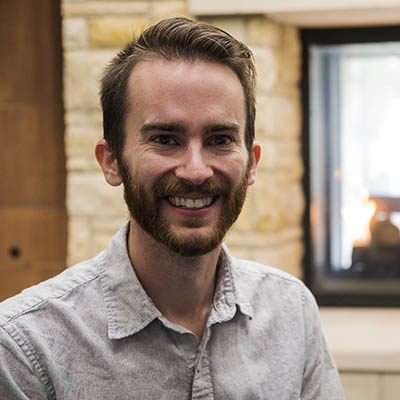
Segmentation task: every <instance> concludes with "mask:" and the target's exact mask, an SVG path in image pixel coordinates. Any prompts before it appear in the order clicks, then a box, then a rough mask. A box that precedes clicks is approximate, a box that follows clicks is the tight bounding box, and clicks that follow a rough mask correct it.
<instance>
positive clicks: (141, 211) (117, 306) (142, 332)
mask: <svg viewBox="0 0 400 400" xmlns="http://www.w3.org/2000/svg"><path fill="white" fill-rule="evenodd" d="M254 91H255V70H254V64H253V58H252V54H251V52H250V50H249V49H248V48H247V47H246V46H245V45H244V44H242V43H240V42H238V41H237V40H235V39H234V38H233V37H231V36H230V35H228V34H227V33H225V32H223V31H221V30H219V29H217V28H214V27H211V26H208V25H205V24H201V23H198V22H194V21H191V20H188V19H185V18H172V19H167V20H163V21H161V22H159V23H158V24H156V25H154V26H152V27H150V28H149V29H147V30H146V31H145V32H144V33H143V34H142V35H141V36H140V37H139V38H138V39H137V40H134V41H133V42H131V43H129V44H128V45H127V46H126V47H125V48H124V49H123V50H122V51H121V52H120V53H119V54H118V55H117V56H116V57H115V58H114V59H113V60H112V62H111V63H110V65H109V66H108V67H107V69H106V71H105V74H104V77H103V80H102V89H101V96H102V98H101V100H102V107H103V116H104V138H103V139H101V140H100V141H99V142H98V143H97V145H96V150H95V152H96V157H97V160H98V162H99V164H100V166H101V168H102V171H103V173H104V176H105V179H106V181H107V182H108V183H109V184H110V185H113V186H118V185H121V184H123V186H124V192H125V200H126V203H127V206H128V209H129V213H130V218H129V221H128V222H127V223H126V224H125V225H124V226H123V227H122V228H121V230H120V231H119V232H118V233H117V234H116V236H115V237H114V238H113V239H112V241H111V242H110V244H109V246H108V247H107V249H106V250H104V251H103V252H102V253H100V254H99V255H98V256H96V257H95V258H94V259H92V260H88V261H85V262H83V263H81V264H79V265H77V266H75V267H72V268H70V269H68V270H66V271H65V272H63V273H62V274H61V275H59V276H57V277H56V278H53V279H52V280H49V281H47V282H44V283H42V284H40V285H38V286H36V287H33V288H30V289H28V290H26V291H24V292H23V293H22V294H20V295H18V296H16V297H14V298H12V299H9V300H7V301H6V302H4V303H2V304H1V305H0V357H1V364H0V374H1V375H0V393H1V395H2V396H3V397H1V398H2V399H3V398H4V399H140V400H142V399H158V398H160V399H189V398H191V399H271V400H286V399H287V400H295V399H303V400H305V399H323V400H330V399H332V400H337V399H343V393H342V390H341V386H340V382H339V378H338V374H337V371H336V368H335V366H334V364H333V362H332V359H331V357H330V355H329V353H328V351H327V348H326V345H325V342H324V339H323V336H322V333H321V330H320V326H319V317H318V308H317V306H316V304H315V301H314V298H313V297H312V295H311V294H310V293H309V291H308V290H307V289H306V288H305V286H304V285H303V284H302V283H301V282H300V281H299V280H297V279H296V278H294V277H291V276H290V275H287V274H285V273H283V272H281V271H279V270H275V269H273V268H271V267H266V266H264V265H260V264H257V263H254V262H250V261H243V260H238V259H235V258H234V257H232V256H231V255H230V253H229V251H228V249H227V247H226V246H224V245H223V244H222V241H223V239H224V236H225V235H226V233H227V231H228V230H229V228H230V227H231V226H232V224H233V223H234V222H235V220H236V219H237V217H238V216H239V213H240V210H241V208H242V205H243V203H244V200H245V196H246V190H247V187H248V186H249V185H251V184H253V183H254V181H255V172H256V166H257V163H258V160H259V158H260V153H261V149H260V146H259V145H258V144H257V143H256V142H254V119H255V100H254Z"/></svg>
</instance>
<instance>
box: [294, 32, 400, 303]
mask: <svg viewBox="0 0 400 400" xmlns="http://www.w3.org/2000/svg"><path fill="white" fill-rule="evenodd" d="M300 37H301V41H302V62H303V64H302V78H301V90H302V106H303V122H302V156H303V161H304V166H305V173H304V177H303V188H304V193H305V199H306V209H305V214H304V218H303V227H304V232H305V235H304V248H305V254H304V258H303V271H304V280H305V283H306V285H307V286H308V287H309V288H310V289H311V291H312V292H313V293H314V295H315V297H316V299H317V301H318V303H319V304H320V305H324V306H370V307H371V306H372V307H376V306H378V307H379V306H386V307H390V306H392V307H399V306H400V283H399V290H398V294H397V293H393V292H391V293H390V294H388V293H387V291H385V289H384V285H383V286H382V290H380V291H378V292H377V291H375V292H374V293H368V292H365V290H360V288H359V287H358V286H359V285H358V284H359V282H358V281H357V280H356V279H354V280H353V282H352V283H351V290H349V284H347V285H346V286H347V289H345V288H343V289H340V288H339V289H338V288H336V289H335V290H327V289H326V288H324V287H322V286H323V285H322V286H321V285H320V284H319V282H318V279H316V276H317V275H316V266H315V265H313V252H314V251H315V245H314V244H313V242H312V231H311V222H310V206H311V186H310V120H309V114H310V93H309V67H310V66H309V49H310V45H313V44H316V45H330V44H332V45H335V44H336V45H340V44H351V43H380V42H394V41H395V42H400V26H384V27H358V28H330V29H301V30H300ZM326 155H328V154H326ZM326 197H327V199H328V198H329V196H326ZM327 206H328V207H329V205H327ZM325 222H326V224H329V217H328V216H327V217H326V219H325ZM328 227H329V226H328ZM329 231H330V230H329V229H327V232H329ZM326 236H327V237H326V238H325V246H326V248H325V251H324V252H325V265H324V268H325V273H326V279H327V280H333V281H335V280H336V283H337V282H338V279H339V278H338V277H337V276H335V273H334V272H333V269H332V268H331V265H330V261H329V250H328V248H329V241H330V238H329V234H327V235H326ZM340 279H341V280H343V279H346V278H343V277H340ZM340 279H339V280H340ZM349 279H350V280H351V279H352V278H351V277H349ZM399 282H400V281H399ZM347 283H348V282H347ZM336 286H340V282H339V283H337V284H336Z"/></svg>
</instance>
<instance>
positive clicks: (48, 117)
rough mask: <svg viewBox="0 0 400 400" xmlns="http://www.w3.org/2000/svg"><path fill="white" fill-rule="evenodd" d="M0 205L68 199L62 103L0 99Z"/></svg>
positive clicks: (47, 202)
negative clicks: (12, 102)
mask: <svg viewBox="0 0 400 400" xmlns="http://www.w3.org/2000/svg"><path fill="white" fill-rule="evenodd" d="M0 132H1V141H2V150H1V157H0V171H1V172H0V187H1V188H7V190H4V191H2V193H1V194H0V207H3V206H17V205H18V206H21V205H31V206H33V205H38V206H40V205H52V206H54V205H57V204H63V203H64V199H65V159H64V148H63V125H62V114H61V107H60V106H57V105H54V104H49V103H38V104H30V103H28V104H19V103H16V104H6V103H3V104H2V103H0Z"/></svg>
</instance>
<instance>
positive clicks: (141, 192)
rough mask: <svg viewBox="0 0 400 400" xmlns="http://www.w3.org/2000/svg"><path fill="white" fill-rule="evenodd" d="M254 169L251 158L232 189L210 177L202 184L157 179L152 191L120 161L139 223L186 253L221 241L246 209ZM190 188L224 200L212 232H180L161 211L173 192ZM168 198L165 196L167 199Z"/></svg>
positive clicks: (191, 224) (191, 223)
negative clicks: (245, 204)
mask: <svg viewBox="0 0 400 400" xmlns="http://www.w3.org/2000/svg"><path fill="white" fill-rule="evenodd" d="M249 171H250V162H249V163H248V165H247V166H246V170H245V172H244V174H243V177H242V179H241V181H240V183H239V186H238V187H237V188H236V190H235V191H234V192H233V193H232V189H231V185H230V183H229V182H228V181H227V180H226V179H224V178H223V177H221V178H218V179H215V180H211V179H210V180H208V181H206V182H204V183H203V184H201V185H192V184H189V183H187V182H184V181H179V180H174V181H170V182H163V181H162V180H160V181H158V182H156V183H155V184H154V186H153V188H152V191H151V192H148V191H146V189H145V186H144V184H143V182H141V181H140V179H139V177H137V176H133V175H132V174H131V173H130V171H129V168H128V166H127V165H126V163H125V162H124V161H122V162H121V163H120V172H121V178H122V181H123V184H124V197H125V202H126V204H127V206H128V210H129V212H130V214H131V216H132V217H133V219H134V220H135V221H136V222H137V223H138V224H139V226H140V227H141V228H142V229H143V230H144V231H145V232H146V233H148V234H149V235H150V236H151V237H152V238H153V239H154V240H156V241H157V242H158V243H161V244H162V245H164V246H166V247H167V248H168V249H169V250H171V251H172V252H174V253H176V254H179V255H181V256H184V257H194V256H201V255H203V254H206V253H209V252H210V251H212V250H214V249H215V248H216V247H217V246H218V245H220V244H221V243H222V241H223V239H224V237H225V235H226V233H227V232H228V230H229V229H230V228H231V226H232V225H233V224H234V222H235V221H236V219H237V218H238V216H239V214H240V211H241V210H242V207H243V204H244V201H245V198H246V193H247V186H248V184H247V182H248V176H249ZM190 192H197V193H202V194H204V195H205V196H206V197H209V196H210V197H213V198H214V197H216V196H218V197H220V201H221V202H222V206H221V212H220V215H219V217H218V221H217V223H216V224H215V226H214V228H213V229H212V231H211V232H210V234H209V235H208V236H205V235H204V234H203V235H201V234H196V232H195V231H194V232H193V233H191V234H190V235H178V234H176V233H175V232H173V230H172V229H171V226H170V224H169V223H168V221H167V220H166V219H165V218H163V217H162V216H161V215H160V208H161V207H160V206H161V201H163V199H165V198H167V197H169V196H182V195H185V194H187V193H190ZM164 201H165V200H164ZM201 226H203V221H202V219H201V218H199V219H194V220H192V219H191V220H188V221H187V222H186V224H185V227H187V228H194V229H195V228H200V227H201Z"/></svg>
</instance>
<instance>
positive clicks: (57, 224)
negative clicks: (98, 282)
mask: <svg viewBox="0 0 400 400" xmlns="http://www.w3.org/2000/svg"><path fill="white" fill-rule="evenodd" d="M66 219H67V217H66V212H65V210H62V209H57V208H45V207H43V208H38V207H32V208H1V209H0V221H1V222H2V224H3V227H7V229H0V300H1V299H4V298H6V297H8V296H10V295H13V294H16V293H18V292H19V291H21V290H22V289H23V288H25V287H26V286H29V285H32V284H35V283H38V282H39V281H40V280H42V279H45V278H49V277H51V276H54V275H55V274H57V273H58V272H60V271H62V270H63V269H64V268H65V259H66V254H65V252H66V249H65V243H66V230H65V226H66V222H67V221H66Z"/></svg>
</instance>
